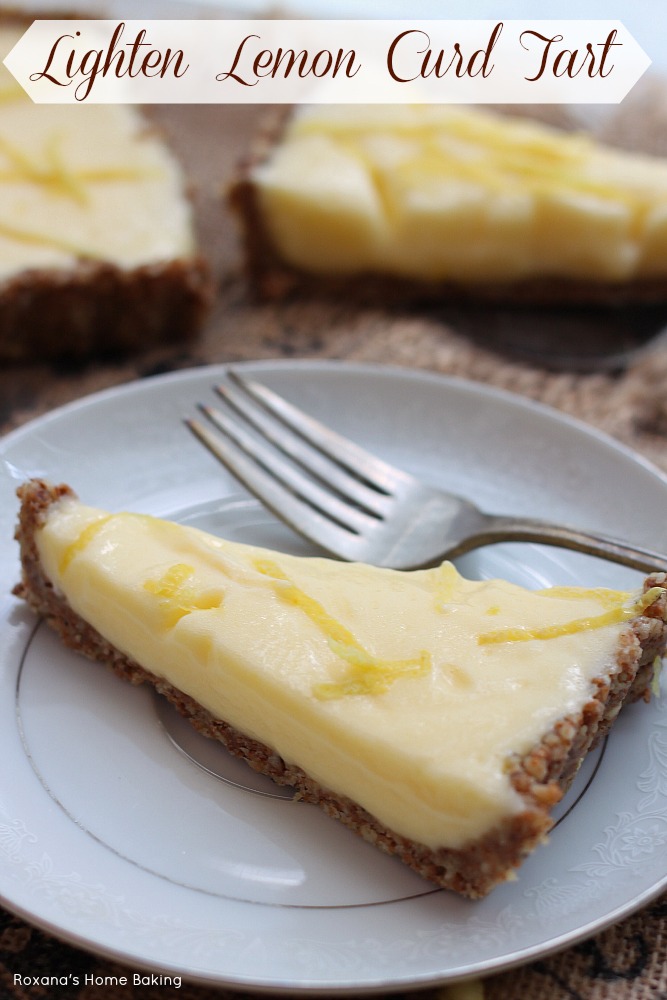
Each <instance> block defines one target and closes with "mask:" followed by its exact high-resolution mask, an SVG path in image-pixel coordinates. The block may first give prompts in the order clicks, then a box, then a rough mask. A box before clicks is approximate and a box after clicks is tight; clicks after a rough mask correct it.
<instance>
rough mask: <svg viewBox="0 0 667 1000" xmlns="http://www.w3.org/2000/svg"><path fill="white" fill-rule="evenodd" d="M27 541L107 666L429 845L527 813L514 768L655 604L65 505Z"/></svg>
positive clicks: (576, 703)
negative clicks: (246, 539) (112, 662)
mask: <svg viewBox="0 0 667 1000" xmlns="http://www.w3.org/2000/svg"><path fill="white" fill-rule="evenodd" d="M37 545H38V550H39V555H40V559H41V562H42V565H43V567H44V570H45V572H46V574H47V576H48V577H49V578H50V580H51V581H52V583H53V584H54V586H55V587H56V589H57V591H58V592H59V593H61V594H62V595H63V596H64V598H65V599H66V600H67V602H68V603H69V605H70V606H71V607H72V608H73V609H74V610H75V611H76V612H78V614H79V615H81V616H82V617H83V618H84V619H85V620H86V621H88V622H89V623H90V624H92V625H93V626H94V627H95V628H96V629H97V630H98V631H99V632H100V633H101V635H102V636H103V637H104V638H106V639H107V640H108V641H109V642H110V643H112V644H113V645H114V646H115V647H117V648H118V649H119V650H120V651H121V652H123V653H125V654H126V655H128V656H130V657H131V658H133V659H134V660H136V661H137V662H138V663H139V664H140V665H141V666H143V667H144V668H146V669H147V670H149V671H151V672H152V673H154V674H156V675H158V676H160V677H163V678H165V679H166V680H167V681H168V682H169V683H170V684H172V685H173V686H174V687H176V688H178V689H179V690H180V691H183V692H185V693H186V694H188V695H190V696H191V697H192V698H194V699H195V701H197V702H199V703H200V704H201V705H202V706H203V707H204V708H206V709H208V711H210V712H211V713H212V714H213V715H214V716H215V717H217V718H220V719H223V720H225V721H226V722H228V723H229V724H231V725H232V726H234V727H235V728H237V729H238V730H240V731H242V732H243V733H245V734H246V735H248V736H250V737H252V738H254V739H257V740H259V741H260V742H262V743H264V744H266V745H268V746H270V747H271V748H273V749H274V750H275V751H276V752H277V753H278V754H280V755H281V756H282V757H283V759H284V760H285V761H286V762H287V763H289V764H295V765H297V766H299V767H301V768H302V769H303V770H304V771H306V772H307V773H308V774H309V775H310V776H311V777H312V778H314V779H315V780H316V781H318V782H319V783H320V784H321V785H323V786H324V787H326V788H329V789H331V790H332V791H334V792H337V793H339V794H341V795H346V796H348V797H350V798H351V799H353V800H354V801H356V802H358V803H359V804H361V805H362V806H363V807H364V808H366V809H367V810H368V811H369V812H371V813H372V814H373V815H374V816H376V817H377V819H379V820H380V822H382V823H384V824H385V825H386V826H387V827H389V828H390V829H392V830H393V831H395V832H396V833H398V834H401V835H403V836H406V837H409V838H412V839H414V840H417V841H419V842H421V843H423V844H425V845H427V846H429V847H433V848H436V847H443V846H448V847H453V848H456V847H461V846H463V845H465V844H466V843H468V842H470V841H471V840H473V839H475V838H478V837H480V836H481V835H483V834H484V833H485V832H486V831H488V830H490V829H491V828H492V827H493V826H495V825H496V824H497V823H498V822H499V821H501V820H502V819H504V818H506V817H507V816H508V815H513V814H514V813H516V812H518V811H520V810H521V809H522V801H521V799H520V797H519V796H518V794H517V793H516V792H515V791H514V789H513V788H512V785H511V782H510V779H509V777H508V773H507V771H508V767H507V762H508V760H509V758H510V757H511V756H512V755H515V754H519V755H521V754H524V753H526V752H528V751H529V750H530V749H531V748H532V747H534V746H535V745H536V744H537V743H538V742H539V741H540V739H541V738H542V736H543V735H544V734H545V733H546V732H547V731H549V730H550V729H551V728H552V727H553V725H554V724H555V723H556V722H557V721H558V720H559V719H561V718H562V717H563V716H566V715H569V714H571V713H576V712H578V711H579V710H580V709H581V707H582V705H583V704H584V703H585V702H586V701H587V700H588V699H589V698H590V696H591V692H592V680H593V678H595V677H596V676H597V675H599V674H601V673H603V672H607V671H609V670H613V669H614V665H615V660H616V648H617V642H618V639H619V635H620V632H621V630H622V629H623V627H624V623H625V622H626V621H627V620H628V619H629V618H630V617H632V616H633V615H634V614H636V613H639V612H641V610H642V609H643V608H644V607H645V606H646V605H647V604H648V603H650V602H651V601H652V600H653V599H655V596H656V594H655V593H652V592H651V591H649V592H648V594H647V595H645V596H643V597H640V596H639V595H638V594H636V593H623V592H618V591H612V590H602V589H593V590H585V589H578V588H555V589H553V590H551V591H549V590H547V591H536V592H531V591H527V590H524V589H522V588H521V587H517V586H515V585H512V584H510V583H506V582H503V581H499V580H490V581H484V582H475V581H470V580H466V579H464V578H463V577H461V576H460V575H459V574H458V573H457V571H456V569H455V568H454V567H453V566H452V565H451V564H449V563H445V564H444V565H443V566H441V567H437V568H435V569H429V570H420V571H416V572H411V573H402V572H397V571H393V570H387V569H377V568H374V567H371V566H367V565H363V564H346V563H339V562H335V561H332V560H328V559H320V558H312V559H307V558H299V557H295V556H289V555H285V554H282V553H277V552H270V551H268V550H265V549H261V548H257V547H254V546H248V545H242V544H239V543H234V542H228V541H224V540H222V539H219V538H217V537H214V536H211V535H208V534H206V533H204V532H201V531H199V530H197V529H194V528H191V527H185V526H180V525H177V524H173V523H170V522H166V521H161V520H158V519H155V518H151V517H148V516H146V515H139V514H117V515H111V514H108V513H106V512H104V511H100V510H97V509H94V508H91V507H87V506H85V505H83V504H81V503H79V502H78V501H77V500H75V499H70V498H66V499H63V500H61V501H60V502H59V503H58V504H56V505H54V506H53V507H52V508H51V510H50V512H49V517H48V519H47V521H46V523H45V524H44V526H43V527H41V528H40V529H39V531H38V534H37Z"/></svg>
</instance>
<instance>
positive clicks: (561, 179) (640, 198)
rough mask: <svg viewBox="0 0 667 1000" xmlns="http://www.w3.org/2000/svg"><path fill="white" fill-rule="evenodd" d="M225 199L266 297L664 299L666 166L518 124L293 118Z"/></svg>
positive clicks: (376, 109)
mask: <svg viewBox="0 0 667 1000" xmlns="http://www.w3.org/2000/svg"><path fill="white" fill-rule="evenodd" d="M230 200H231V204H232V206H233V207H234V208H235V210H236V213H237V216H238V217H239V219H240V221H241V228H242V231H243V235H244V240H245V249H246V256H247V263H248V268H249V270H250V273H251V275H252V277H253V279H254V281H255V282H256V284H257V285H258V286H259V287H260V288H261V290H262V291H264V292H265V293H267V294H277V293H278V292H280V291H284V290H285V289H286V288H290V287H291V286H292V285H295V284H297V285H298V286H299V287H300V288H308V287H310V288H315V289H318V288H320V289H324V288H327V287H332V288H335V289H339V288H340V287H342V285H344V284H346V285H347V287H352V286H353V285H354V283H355V280H356V282H357V286H358V287H359V289H360V290H363V291H364V293H365V294H372V293H373V292H374V291H378V292H381V293H382V297H383V298H385V299H387V298H388V299H389V300H391V299H392V298H396V297H398V298H401V297H405V296H408V297H416V298H419V297H424V298H442V297H444V298H447V297H449V296H457V297H459V296H464V297H472V298H475V299H477V298H480V297H487V296H488V297H491V298H504V299H509V300H510V301H513V300H527V301H551V302H558V303H561V302H563V301H568V300H571V301H576V302H588V301H600V302H606V301H609V300H610V299H611V300H613V301H618V300H619V299H623V298H630V299H634V298H639V299H645V300H651V299H653V300H656V299H662V300H664V299H665V298H666V297H667V160H665V159H663V158H660V157H657V156H649V155H641V154H638V153H630V152H627V151H623V150H621V149H616V148H614V147H612V146H610V145H605V144H602V143H601V142H598V141H596V140H595V139H594V138H593V137H592V136H591V135H588V134H584V133H572V132H566V131H564V130H561V129H557V128H554V127H551V126H548V125H546V124H543V123H541V122H537V121H534V120H528V119H527V118H525V117H519V116H518V115H506V114H501V113H498V112H493V111H489V110H482V109H479V108H476V107H455V106H447V105H419V106H416V105H401V106H382V105H378V106H368V107H365V106H350V107H335V106H324V105H323V106H310V107H303V108H299V109H297V110H295V111H293V112H292V113H291V114H290V115H289V116H287V118H283V119H282V120H281V121H280V122H279V124H275V125H273V126H271V127H270V128H267V131H266V134H264V135H262V136H261V137H260V138H259V139H258V141H257V144H256V148H255V149H254V150H253V152H252V154H251V155H250V157H249V160H248V162H246V163H245V164H244V165H243V167H242V169H241V170H240V172H239V176H238V178H237V180H236V182H235V183H234V184H233V186H232V188H231V191H230Z"/></svg>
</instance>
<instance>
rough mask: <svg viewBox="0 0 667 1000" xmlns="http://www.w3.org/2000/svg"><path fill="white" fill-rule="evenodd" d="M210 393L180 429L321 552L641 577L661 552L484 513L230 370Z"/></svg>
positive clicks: (665, 559) (658, 562) (394, 563)
mask: <svg viewBox="0 0 667 1000" xmlns="http://www.w3.org/2000/svg"><path fill="white" fill-rule="evenodd" d="M228 375H229V381H228V382H227V383H226V384H224V385H219V386H217V387H216V391H217V392H218V394H219V395H220V396H221V397H222V399H223V400H224V401H225V403H226V404H227V406H226V408H225V410H224V411H223V410H221V409H219V408H216V407H212V406H207V405H201V406H200V409H201V410H202V412H203V413H204V414H205V416H206V417H207V418H208V421H209V422H210V423H211V424H212V425H213V426H214V427H215V430H213V429H212V428H211V427H209V426H208V425H207V424H204V423H202V422H201V421H199V420H187V421H186V423H187V425H188V426H189V427H190V429H191V430H192V431H193V432H194V434H195V435H196V436H197V438H198V439H199V440H200V441H201V442H202V443H203V444H204V445H206V447H207V448H208V449H209V450H210V451H211V452H212V454H213V455H214V456H215V457H216V458H217V459H218V460H219V461H220V462H222V463H223V464H224V465H225V466H226V467H227V469H229V471H230V472H231V473H232V475H234V476H235V477H236V478H237V479H238V480H240V482H241V483H243V485H244V486H245V487H246V488H247V489H248V490H249V491H250V492H251V493H253V494H254V495H255V496H256V497H257V498H258V499H259V500H261V502H262V503H263V504H264V505H265V506H266V507H267V508H268V509H269V510H271V511H272V512H273V513H274V514H275V515H276V516H277V517H278V518H279V519H280V520H282V521H284V522H285V523H286V524H288V525H289V526H290V527H291V528H293V529H294V531H296V532H297V533H298V534H299V535H302V536H303V537H304V538H307V539H308V540H309V541H311V542H315V543H316V545H318V546H319V547H320V548H322V549H324V550H325V551H326V552H327V553H329V554H330V555H333V556H336V557H338V558H340V559H344V560H347V561H360V562H366V563H372V564H374V565H376V566H387V567H392V568H394V569H416V568H419V567H423V566H429V565H433V564H435V563H438V562H440V561H442V560H443V559H453V558H455V557H456V556H460V555H462V554H463V553H465V552H469V551H470V550H472V549H475V548H478V547H480V546H483V545H489V544H492V543H494V542H507V541H530V542H542V543H547V544H550V545H557V546H560V547H562V548H567V549H574V550H576V551H579V552H586V553H589V554H591V555H596V556H601V557H602V558H604V559H609V560H611V561H612V562H617V563H621V564H623V565H625V566H630V567H632V568H633V569H638V570H641V571H642V572H654V571H664V570H667V555H664V554H661V553H659V552H651V551H650V550H648V549H640V548H636V547H634V546H631V545H628V544H627V543H626V542H624V541H621V540H620V539H615V538H608V537H605V536H603V535H599V534H597V533H596V534H593V533H591V532H586V531H579V530H577V529H576V528H570V527H565V526H562V525H557V524H550V523H549V522H547V521H541V520H537V519H534V518H526V517H512V516H503V515H495V514H486V513H484V512H482V511H481V510H479V508H478V507H476V506H475V505H474V504H473V503H471V501H470V500H467V499H464V498H463V497H459V496H455V495H454V494H451V493H447V492H445V491H444V490H439V489H436V488H434V487H432V486H429V485H427V484H425V483H423V482H421V481H420V480H418V479H416V478H415V477H414V476H412V475H409V474H408V473H407V472H403V471H402V470H401V469H397V468H394V467H393V466H391V465H389V464H388V463H387V462H385V461H383V460H382V459H380V458H378V457H377V456H376V455H372V454H370V453H369V452H367V451H365V450H364V449H363V448H361V447H360V446H359V445H357V444H355V443H354V442H352V441H349V440H348V439H347V438H344V437H342V436H341V435H340V434H337V433H336V432H334V431H333V430H331V429H330V428H328V427H325V426H324V425H323V424H321V423H320V422H319V421H317V420H315V419H314V418H313V417H311V416H309V415H308V414H306V413H304V412H303V411H301V410H299V409H298V408H297V407H295V406H294V405H293V404H292V403H289V402H287V400H285V399H283V398H282V397H281V396H279V395H278V394H277V393H275V392H273V391H272V390H271V389H268V388H267V387H266V386H264V385H261V384H260V383H258V382H255V381H252V380H250V379H246V378H242V377H241V376H240V375H239V374H238V373H236V372H234V371H230V372H229V373H228Z"/></svg>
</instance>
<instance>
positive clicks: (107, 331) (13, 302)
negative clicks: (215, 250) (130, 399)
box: [0, 257, 212, 361]
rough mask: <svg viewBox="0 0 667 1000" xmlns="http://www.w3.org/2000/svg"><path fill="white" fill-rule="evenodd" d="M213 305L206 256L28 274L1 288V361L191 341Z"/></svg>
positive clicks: (88, 264) (78, 355)
mask: <svg viewBox="0 0 667 1000" xmlns="http://www.w3.org/2000/svg"><path fill="white" fill-rule="evenodd" d="M211 301H212V285H211V277H210V273H209V267H208V264H207V263H206V261H205V260H204V259H203V258H201V257H193V258H191V259H187V258H183V259H181V260H173V261H166V262H164V263H156V264H146V265H143V266H141V267H135V268H128V269H124V268H121V267H117V266H115V265H113V264H106V263H92V262H86V261H81V262H79V263H77V264H76V265H75V266H74V267H72V268H62V269H61V268H57V269H56V268H54V269H51V270H37V269H35V270H27V271H23V272H21V273H20V274H17V275H16V276H13V277H12V278H9V279H7V280H6V281H3V282H0V359H3V360H7V361H16V360H19V359H36V360H37V359H38V360H46V359H48V358H70V359H76V358H84V357H86V356H88V355H91V354H93V353H96V354H98V355H104V354H115V353H125V352H130V351H135V350H145V349H147V348H150V347H154V346H157V345H159V344H164V343H168V342H176V341H180V340H183V341H186V340H188V339H190V338H192V337H193V336H194V335H195V334H196V333H197V331H198V330H199V329H200V327H201V325H202V323H203V321H204V318H205V316H206V315H207V313H208V310H209V307H210V303H211Z"/></svg>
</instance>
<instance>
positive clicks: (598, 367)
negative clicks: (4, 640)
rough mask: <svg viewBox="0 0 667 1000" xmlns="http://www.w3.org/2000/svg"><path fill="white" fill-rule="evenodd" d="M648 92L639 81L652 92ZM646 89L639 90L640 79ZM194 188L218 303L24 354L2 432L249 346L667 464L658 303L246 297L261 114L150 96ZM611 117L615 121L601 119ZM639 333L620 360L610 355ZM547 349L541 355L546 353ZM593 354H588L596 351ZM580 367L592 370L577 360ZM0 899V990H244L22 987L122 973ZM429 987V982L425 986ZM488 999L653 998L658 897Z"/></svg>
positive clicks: (90, 993)
mask: <svg viewBox="0 0 667 1000" xmlns="http://www.w3.org/2000/svg"><path fill="white" fill-rule="evenodd" d="M649 89H650V88H649ZM647 93H648V91H647ZM153 113H154V115H155V117H156V118H157V119H158V121H159V122H160V123H161V125H162V126H163V127H164V128H165V129H166V131H167V132H168V133H169V134H170V136H171V138H172V141H173V143H174V145H175V147H176V148H177V149H178V150H179V151H180V154H181V156H182V158H183V161H184V163H185V164H186V167H187V169H188V170H189V172H190V175H191V177H192V180H193V183H194V185H195V200H196V204H197V208H198V217H199V224H200V229H201V236H202V241H203V245H204V247H205V250H206V252H207V253H208V254H209V255H210V257H211V259H212V261H213V265H214V269H215V272H216V276H217V280H218V296H217V300H216V304H215V308H214V311H213V314H212V316H211V318H210V320H209V322H208V323H207V325H206V329H205V330H204V332H203V334H202V336H201V337H200V338H199V339H198V340H196V341H194V342H193V343H191V344H188V345H180V346H176V347H170V348H164V349H155V350H152V351H151V352H150V353H146V352H141V351H138V352H137V353H136V355H134V356H133V357H129V358H117V359H106V360H105V361H100V360H97V361H90V362H87V363H84V364H81V365H77V366H73V365H65V364H61V365H46V364H43V363H40V361H39V360H38V359H36V360H34V361H33V362H32V363H30V364H25V365H16V366H12V367H7V368H5V369H4V370H3V371H0V429H2V431H7V430H10V429H11V428H13V427H16V426H18V425H20V424H21V423H23V422H25V421H27V420H29V419H31V418H32V417H34V416H37V415H38V414H40V413H43V412H45V411H47V410H49V409H51V408H53V407H55V406H58V405H60V404H61V403H65V402H67V401H69V400H72V399H75V398H78V397H80V396H82V395H84V394H87V393H89V392H92V391H95V390H98V389H101V388H104V387H107V386H112V385H117V384H120V383H122V382H127V381H129V380H131V379H135V378H141V377H145V376H147V375H152V374H155V373H159V372H162V371H168V370H171V369H176V368H185V367H191V366H197V365H203V364H208V363H217V362H226V361H238V360H243V359H257V358H278V357H280V358H337V359H346V360H350V361H352V360H353V361H372V362H383V363H390V364H398V365H404V366H409V367H415V368H423V369H428V370H430V371H436V372H443V373H447V374H449V375H455V376H460V377H465V378H469V379H475V380H478V381H480V382H484V383H488V384H492V385H495V386H499V387H502V388H505V389H509V390H513V391H514V392H517V393H521V394H523V395H525V396H528V397H530V398H532V399H536V400H540V401H542V402H544V403H548V404H551V405H552V406H554V407H557V408H558V409H560V410H563V411H565V412H567V413H570V414H573V415H576V416H577V417H579V418H582V419H584V420H586V421H588V422H589V423H591V424H593V425H595V426H596V427H598V428H601V429H603V430H605V431H607V432H608V433H609V434H611V435H613V436H614V437H616V438H617V439H619V440H620V441H623V442H624V443H625V444H627V445H630V446H631V447H633V448H635V449H636V450H637V451H638V452H640V453H641V454H643V455H645V456H646V457H648V458H649V459H651V460H652V461H653V462H655V463H656V464H657V465H658V466H660V467H661V468H662V469H664V470H666V471H667V346H662V345H661V344H660V343H659V342H657V341H655V340H654V341H653V342H652V343H651V336H652V334H653V333H655V332H656V331H657V330H658V329H659V328H660V327H661V326H662V325H663V323H664V321H665V318H666V317H667V309H665V310H652V311H646V310H645V311H643V312H639V311H636V310H634V311H632V310H631V311H625V312H621V313H619V312H613V311H610V312H605V311H603V310H602V311H601V310H598V311H596V312H579V313H566V312H563V313H560V312H558V311H557V310H551V311H548V312H544V311H543V312H541V313H535V312H525V311H524V312H514V313H511V312H508V311H507V310H505V311H498V310H493V309H488V308H487V309H484V310H476V311H473V310H470V309H467V310H464V309H444V308H443V309H439V310H436V309H430V310H429V311H428V312H416V311H412V312H400V311H396V310H392V311H385V310H383V309H382V308H379V307H377V306H364V305H353V304H351V303H345V302H340V303H336V304H333V303H331V302H329V303H323V302H318V301H309V302H308V301H292V302H286V303H284V304H282V305H281V306H280V307H279V308H276V307H274V306H270V305H263V304H257V303H256V302H253V301H252V299H251V297H250V296H249V294H248V290H247V288H246V285H245V283H244V280H243V277H242V275H241V273H240V269H239V266H238V265H239V252H238V245H237V237H236V233H235V230H234V228H233V225H232V222H231V220H230V218H229V217H228V216H227V214H226V213H225V210H224V208H223V206H222V204H221V197H220V196H221V191H222V188H223V185H224V182H225V179H226V178H227V177H228V176H229V175H230V172H231V170H232V166H233V164H234V162H235V161H236V159H237V156H238V154H239V151H240V149H241V148H242V147H243V145H244V144H245V143H246V141H247V139H248V138H249V136H250V134H251V132H252V130H253V129H254V127H255V124H256V121H257V116H258V114H259V113H260V111H259V110H252V109H248V108H235V107H227V108H225V107H195V108H191V107H184V108H160V109H156V110H155V111H154V112H153ZM606 127H608V128H609V127H610V126H609V125H607V126H606ZM613 128H614V130H615V133H616V136H617V137H618V138H620V139H621V141H623V142H626V143H628V144H630V145H633V144H635V143H636V142H637V141H638V140H641V142H642V143H643V144H644V145H647V146H649V147H650V146H651V145H653V146H654V147H655V146H656V145H657V146H659V145H662V147H663V148H665V149H667V104H666V103H665V102H664V101H663V100H662V97H661V96H660V94H658V97H657V98H656V93H652V94H649V96H648V97H641V96H640V97H639V98H638V99H637V100H636V102H635V106H634V109H633V110H632V113H628V114H625V115H624V116H623V119H622V121H621V122H620V124H619V122H615V123H614V125H613ZM646 344H650V346H649V347H648V348H647V349H645V350H644V351H643V352H641V351H640V352H639V353H638V354H637V355H635V356H634V357H633V359H632V360H631V362H630V363H629V365H627V366H626V367H620V366H619V363H618V360H613V359H612V360H610V356H612V355H617V354H618V352H619V351H621V350H623V349H624V348H626V347H628V346H634V347H637V346H641V345H646ZM546 351H548V352H549V353H550V355H551V359H552V360H551V361H550V362H549V363H548V364H547V363H545V362H544V360H541V359H542V358H544V356H545V354H544V352H546ZM596 358H597V360H596ZM584 369H587V370H584ZM134 971H136V970H126V969H122V968H119V967H117V966H114V965H112V964H111V963H108V962H106V961H104V960H102V959H99V958H97V957H96V956H94V955H91V954H88V953H86V952H83V951H79V950H77V949H75V948H72V947H70V946H69V945H67V944H63V943H61V942H59V941H58V940H57V939H55V938H52V937H49V936H47V935H45V934H44V933H42V932H41V931H40V930H38V929H36V928H33V927H31V926H30V925H29V924H28V923H25V922H24V921H22V920H21V919H19V918H18V917H15V916H13V915H12V914H10V913H7V912H3V911H2V910H0V1000H5V998H7V1000H28V998H30V1000H32V998H38V997H48V998H55V1000H59V998H67V1000H140V998H141V1000H158V998H159V1000H165V997H172V996H173V997H174V998H177V997H178V998H182V1000H186V998H187V1000H214V998H218V1000H219V998H220V997H239V996H240V994H237V993H232V992H230V991H227V990H215V989H208V988H202V987H197V986H194V985H189V984H187V983H184V984H183V985H182V987H181V988H180V989H177V990H175V989H169V988H168V987H163V986H148V985H140V986H136V987H134V986H132V985H129V986H120V987H110V986H99V987H98V986H95V985H80V986H78V987H65V986H63V987H57V986H49V987H45V986H40V985H34V986H25V985H19V984H17V983H15V980H14V977H15V976H16V975H23V976H31V977H40V976H57V975H62V974H66V973H71V974H73V975H78V977H79V981H80V983H81V984H84V983H85V976H86V974H88V975H89V976H91V975H92V976H95V977H100V976H101V977H104V976H120V975H123V974H128V973H129V974H130V978H131V974H132V972H134ZM420 995H421V996H425V997H427V998H428V997H434V996H436V995H437V991H428V992H427V993H425V994H420ZM484 995H485V997H486V1000H524V998H525V1000H565V998H570V1000H576V998H580V1000H602V998H605V1000H649V998H650V1000H658V998H665V997H667V898H662V899H658V900H657V901H655V902H654V903H653V904H652V905H651V906H649V907H648V909H645V910H644V911H642V912H640V913H638V914H636V915H635V916H633V917H631V918H629V919H627V920H625V921H624V922H623V923H621V924H619V925H618V926H615V927H612V928H611V929H609V930H607V931H605V932H604V933H602V934H600V935H599V936H597V937H595V938H593V939H592V940H589V941H586V942H584V943H582V944H579V945H577V946H575V947H573V948H571V949H570V950H568V951H566V952H564V953H562V954H560V955H557V956H555V957H551V958H548V959H545V960H542V961H538V962H536V963H533V964H532V965H529V966H526V967H524V968H522V969H520V970H515V971H512V972H508V973H505V974H502V975H499V976H496V977H493V978H491V979H488V980H487V981H486V982H485V984H484Z"/></svg>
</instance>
